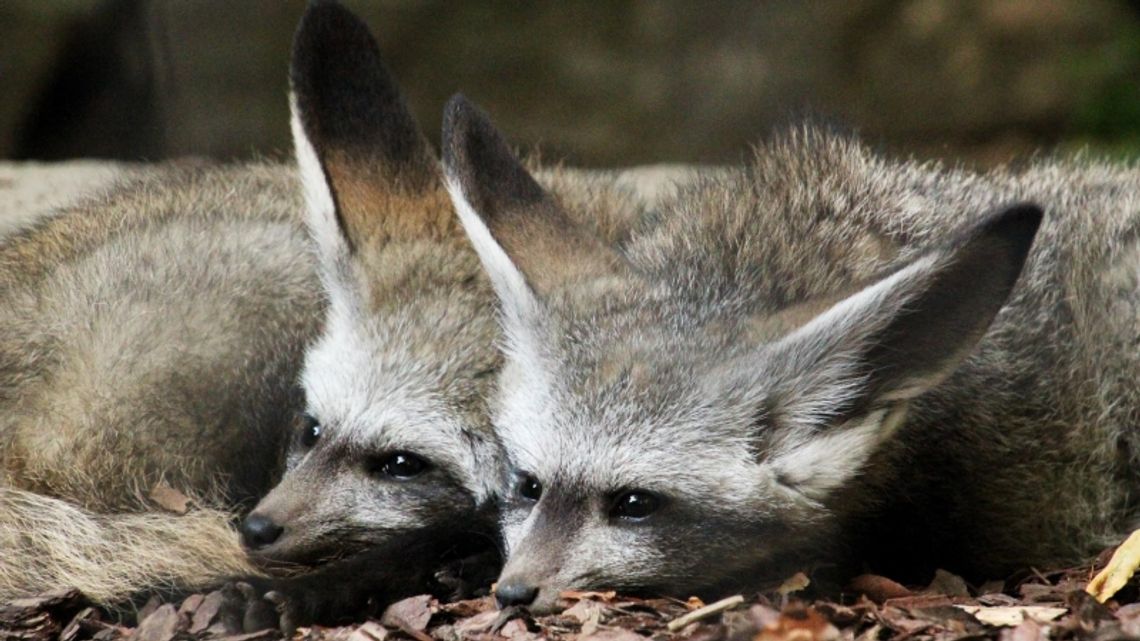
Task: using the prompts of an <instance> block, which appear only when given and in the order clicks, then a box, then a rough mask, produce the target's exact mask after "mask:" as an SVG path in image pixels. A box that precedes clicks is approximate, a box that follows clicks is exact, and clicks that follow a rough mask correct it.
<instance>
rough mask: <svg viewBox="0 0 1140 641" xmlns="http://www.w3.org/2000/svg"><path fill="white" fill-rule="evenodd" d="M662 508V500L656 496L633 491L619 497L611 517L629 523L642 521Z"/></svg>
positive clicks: (611, 510)
mask: <svg viewBox="0 0 1140 641" xmlns="http://www.w3.org/2000/svg"><path fill="white" fill-rule="evenodd" d="M660 507H661V499H660V498H658V497H657V495H656V494H652V493H650V492H643V491H641V490H633V491H630V492H625V493H623V494H621V495H620V496H618V497H617V500H616V501H614V505H613V507H612V508H610V516H611V517H614V518H619V519H626V520H629V521H640V520H641V519H644V518H646V517H648V516H649V515H651V514H653V513H654V512H656V511H657V510H658V509H660Z"/></svg>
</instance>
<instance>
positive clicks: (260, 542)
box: [241, 512, 285, 552]
mask: <svg viewBox="0 0 1140 641" xmlns="http://www.w3.org/2000/svg"><path fill="white" fill-rule="evenodd" d="M283 532H285V528H284V527H282V526H281V525H278V524H277V523H276V522H275V521H274V520H273V519H272V518H270V517H268V516H265V515H263V514H257V513H256V512H255V513H253V514H250V515H249V516H247V517H245V520H244V521H242V523H241V542H242V544H243V545H245V547H246V548H247V549H248V550H250V551H251V552H253V551H257V550H261V549H264V548H267V547H269V546H270V545H273V544H274V543H276V542H277V540H278V539H280V538H281V534H282V533H283Z"/></svg>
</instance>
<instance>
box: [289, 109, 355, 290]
mask: <svg viewBox="0 0 1140 641" xmlns="http://www.w3.org/2000/svg"><path fill="white" fill-rule="evenodd" d="M289 111H290V113H291V117H290V119H289V127H290V129H292V131H293V150H294V154H295V155H296V158H297V168H298V170H299V172H300V176H301V188H302V190H303V193H304V196H305V222H306V224H307V225H308V228H309V235H310V236H312V238H313V241H314V242H315V243H316V245H317V252H318V254H319V258H320V261H321V265H322V266H323V267H324V268H325V270H326V271H329V272H335V271H336V269H337V267H336V266H337V265H338V264H339V263H340V262H341V261H342V260H343V259H344V258H346V257H347V256H348V243H347V242H346V241H345V238H344V235H343V234H342V233H341V230H340V224H339V223H338V222H337V219H336V204H335V203H334V201H333V196H332V191H331V190H330V189H329V182H328V177H327V176H326V175H325V171H324V169H323V168H322V167H321V161H320V159H319V158H318V157H317V151H316V149H314V148H313V144H312V143H311V142H310V141H309V137H308V136H307V135H306V134H305V127H304V126H303V125H302V124H301V118H300V115H299V113H298V110H297V97H296V95H294V94H293V93H292V92H290V93H289Z"/></svg>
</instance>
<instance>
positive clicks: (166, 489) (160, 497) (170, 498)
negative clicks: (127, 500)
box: [150, 483, 190, 514]
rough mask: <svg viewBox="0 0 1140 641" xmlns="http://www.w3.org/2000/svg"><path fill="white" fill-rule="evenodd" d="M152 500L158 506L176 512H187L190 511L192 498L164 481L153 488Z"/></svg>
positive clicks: (151, 491)
mask: <svg viewBox="0 0 1140 641" xmlns="http://www.w3.org/2000/svg"><path fill="white" fill-rule="evenodd" d="M150 500H152V501H154V503H155V505H157V506H158V507H160V508H162V509H164V510H166V511H167V512H173V513H174V514H186V513H187V512H189V511H190V498H189V497H187V496H186V495H185V494H183V493H182V492H179V491H178V490H176V489H174V488H172V487H170V486H169V485H165V484H163V483H159V484H158V485H155V486H154V487H153V488H151V490H150Z"/></svg>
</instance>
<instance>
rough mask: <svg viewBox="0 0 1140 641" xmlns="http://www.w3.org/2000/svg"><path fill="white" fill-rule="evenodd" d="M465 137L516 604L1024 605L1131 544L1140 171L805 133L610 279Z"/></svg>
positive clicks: (611, 256) (646, 235) (484, 137)
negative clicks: (587, 599) (498, 333)
mask: <svg viewBox="0 0 1140 641" xmlns="http://www.w3.org/2000/svg"><path fill="white" fill-rule="evenodd" d="M444 138H445V151H444V162H445V169H446V172H447V174H448V177H449V184H450V186H451V190H452V194H453V197H454V199H455V202H456V208H457V210H458V212H459V215H460V218H461V220H462V222H463V224H464V226H465V228H466V229H467V230H468V233H469V235H470V236H471V238H472V241H473V243H474V244H475V247H476V249H477V250H478V251H479V253H480V256H481V258H482V259H483V263H484V265H485V267H486V269H487V271H488V272H489V274H490V275H491V278H492V281H493V282H494V284H495V289H496V291H497V293H498V294H499V296H500V298H501V299H502V305H503V320H504V328H505V333H506V336H507V338H506V340H505V343H504V344H505V354H506V362H505V364H504V368H503V370H502V373H501V376H500V388H499V390H498V392H497V397H496V399H495V401H494V403H493V407H494V412H493V413H494V417H495V423H496V427H497V430H498V433H499V435H500V438H501V439H502V442H503V446H504V450H505V456H506V460H507V466H508V468H509V469H511V470H512V480H511V484H512V487H511V488H510V489H507V490H504V499H503V500H504V505H503V508H502V511H503V514H502V527H503V535H504V538H505V543H506V549H507V553H508V558H507V561H506V565H505V568H504V570H503V572H502V575H501V576H500V579H499V587H498V598H499V600H500V602H502V603H504V604H529V605H530V606H531V607H532V609H537V610H544V609H549V608H551V607H553V605H554V603H555V601H556V597H557V594H558V593H559V591H561V590H565V589H569V588H595V587H603V586H604V587H616V588H625V589H644V590H653V591H667V592H675V593H680V594H684V593H689V592H693V591H710V592H715V591H718V590H724V589H740V588H749V587H758V586H761V585H763V584H765V583H767V582H769V581H772V580H779V579H780V578H782V577H783V576H784V575H785V574H786V573H788V572H791V571H794V570H796V569H802V568H804V567H808V566H809V565H810V564H811V563H813V562H830V563H838V564H840V565H841V566H842V567H843V568H845V569H848V570H857V569H859V567H860V564H869V565H870V566H871V567H872V568H875V569H878V570H880V571H893V572H902V573H903V574H902V576H908V574H907V573H910V574H909V576H914V573H915V572H925V571H929V570H932V569H933V568H936V567H945V568H948V569H951V570H954V571H958V572H961V573H964V574H966V575H968V576H970V577H975V578H991V577H1001V576H1004V575H1005V573H1007V572H1008V571H1010V570H1012V569H1014V568H1020V567H1025V566H1029V565H1037V564H1048V563H1059V562H1065V561H1070V560H1074V559H1078V558H1081V557H1083V556H1085V555H1088V554H1090V553H1091V552H1093V551H1095V550H1097V549H1098V546H1102V545H1104V544H1105V543H1106V542H1108V541H1109V540H1111V539H1112V538H1113V537H1115V536H1118V535H1119V533H1121V532H1122V531H1124V530H1125V529H1126V528H1128V527H1130V526H1132V525H1134V524H1135V518H1136V516H1137V500H1136V496H1135V492H1134V488H1135V487H1136V482H1137V473H1138V470H1140V466H1138V463H1140V461H1138V460H1137V456H1138V454H1137V452H1138V451H1140V450H1138V449H1137V447H1140V442H1138V439H1140V432H1138V428H1140V391H1138V389H1137V387H1136V384H1135V381H1136V380H1137V377H1138V376H1140V350H1138V347H1140V171H1138V170H1137V169H1136V168H1135V167H1131V166H1124V167H1115V166H1110V165H1106V164H1101V163H1096V162H1092V161H1088V160H1081V159H1077V160H1041V161H1038V162H1036V163H1033V164H1031V165H1028V166H1026V167H1024V168H1021V169H1002V170H996V171H992V172H988V173H973V172H969V171H965V170H961V169H949V168H946V167H943V166H940V165H937V164H920V163H915V162H898V161H893V160H888V159H884V158H881V157H879V156H877V155H875V154H873V153H872V152H870V151H869V150H868V149H867V148H866V147H864V146H862V145H861V144H859V143H858V142H856V141H853V140H850V139H848V138H844V137H841V136H836V135H832V134H830V133H827V132H825V131H821V130H819V129H815V128H812V127H805V128H803V129H800V130H796V131H793V132H792V133H790V134H787V135H785V136H783V137H781V138H778V139H777V140H774V141H773V142H770V143H768V144H765V145H762V146H760V147H759V148H757V150H756V152H755V156H754V158H753V159H752V161H751V162H750V163H748V164H747V166H745V167H743V168H740V169H737V170H733V171H726V172H724V173H721V174H719V175H717V176H715V177H710V178H708V179H707V180H703V181H697V182H696V183H695V184H693V185H690V186H689V187H687V188H684V189H682V191H681V193H680V194H679V195H678V197H677V198H676V199H674V200H673V201H671V202H669V203H667V204H665V205H663V206H662V208H661V211H660V212H659V213H658V215H657V216H656V217H655V220H654V221H652V222H651V223H650V224H648V225H647V226H646V228H645V229H644V230H643V231H641V232H639V233H637V234H635V236H634V237H633V238H632V239H631V240H630V242H629V243H628V244H627V245H626V249H625V251H624V252H622V253H615V252H613V251H610V250H608V249H607V248H606V247H604V245H603V244H602V243H598V242H597V241H596V240H595V239H593V238H591V237H590V235H589V233H588V231H583V230H581V229H580V228H578V227H576V226H575V225H574V224H573V223H572V222H571V221H570V218H569V216H568V215H567V214H566V212H565V211H564V210H563V208H562V206H561V205H559V204H557V203H554V202H552V200H551V199H550V198H549V197H548V196H547V195H546V194H545V193H544V192H543V190H542V189H541V188H540V187H539V186H538V185H536V184H535V183H534V182H533V181H531V180H529V178H528V176H527V175H526V172H525V170H523V169H522V168H521V167H520V166H519V165H518V164H517V163H515V162H513V161H512V158H511V155H510V152H509V149H508V148H507V147H506V146H505V145H504V144H503V142H502V140H501V138H500V137H499V135H498V133H497V132H496V131H495V130H494V128H493V127H492V125H491V124H490V122H489V121H488V120H487V119H486V116H484V115H483V114H481V112H479V111H478V110H477V109H475V108H474V107H472V106H470V104H469V103H466V102H465V101H464V100H463V99H461V98H458V99H456V100H455V101H454V102H453V104H452V105H450V106H449V109H448V112H447V115H446V118H445V136H444ZM1018 201H1032V203H1035V204H1024V205H1010V204H1011V203H1016V202H1018ZM1042 209H1043V210H1044V218H1043V222H1042V211H1041V210H1042ZM1039 227H1040V229H1039V231H1038V228H1039ZM1035 236H1036V240H1035V241H1034V238H1035ZM554 238H560V239H562V240H561V242H552V239H554ZM1023 267H1024V269H1023ZM1022 272H1024V273H1022ZM1019 274H1020V276H1019Z"/></svg>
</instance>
